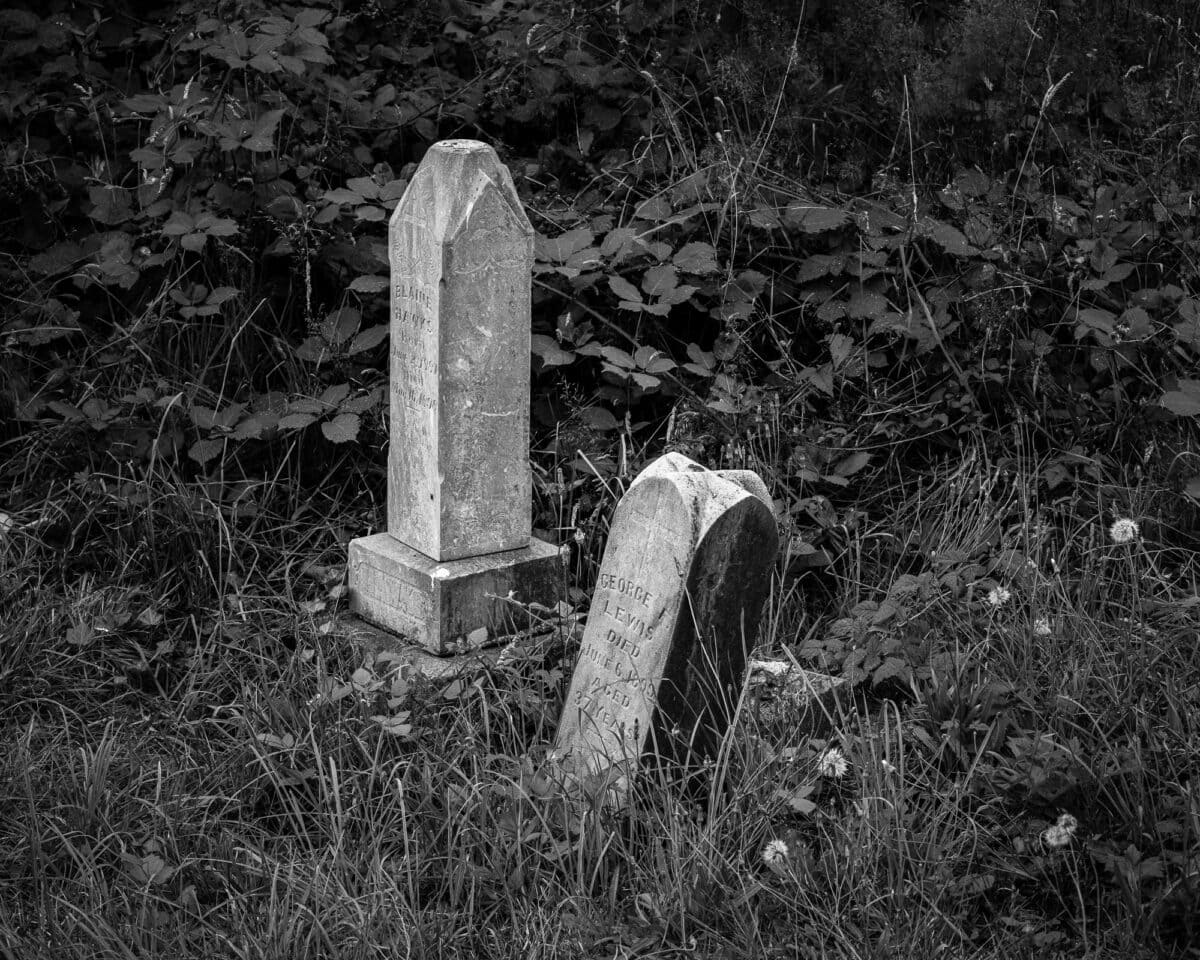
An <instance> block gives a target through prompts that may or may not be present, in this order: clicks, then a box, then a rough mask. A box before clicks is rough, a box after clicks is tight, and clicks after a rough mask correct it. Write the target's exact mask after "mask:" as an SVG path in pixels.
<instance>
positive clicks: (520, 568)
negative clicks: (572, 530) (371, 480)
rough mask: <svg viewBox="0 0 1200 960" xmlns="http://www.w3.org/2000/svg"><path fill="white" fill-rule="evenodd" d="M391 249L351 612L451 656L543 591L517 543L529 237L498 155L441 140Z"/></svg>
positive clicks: (410, 192)
mask: <svg viewBox="0 0 1200 960" xmlns="http://www.w3.org/2000/svg"><path fill="white" fill-rule="evenodd" d="M388 247H389V258H390V266H391V358H390V360H391V363H390V377H391V398H390V404H389V412H390V418H391V444H390V448H389V451H388V528H387V532H386V533H379V534H375V535H374V536H371V537H364V538H361V539H358V540H354V541H351V543H350V550H349V566H350V603H351V609H352V610H353V611H354V612H355V613H357V614H359V615H360V616H362V617H363V618H364V619H366V620H369V621H371V622H373V623H375V624H377V625H378V626H381V627H383V628H385V629H387V630H390V631H392V632H394V633H398V634H402V635H404V636H407V637H410V638H411V639H413V640H416V641H417V642H419V643H421V644H422V645H423V646H425V647H426V648H427V649H429V650H431V651H432V652H434V653H452V652H457V651H459V650H461V649H462V648H463V646H464V644H465V643H466V641H467V640H468V639H470V641H471V642H472V643H477V642H479V641H481V640H482V639H484V638H485V636H486V638H493V637H495V636H496V635H498V634H501V633H504V632H508V631H510V630H512V629H514V628H516V627H518V626H519V625H520V623H519V620H520V617H519V614H520V606H519V603H528V602H529V601H538V602H541V603H544V604H550V603H552V602H553V600H554V596H555V592H556V585H557V579H558V576H557V574H558V569H557V551H556V550H555V548H554V547H553V546H551V545H550V544H547V543H544V542H543V541H540V540H536V539H533V538H531V537H530V522H531V478H530V469H529V341H530V314H529V311H530V295H529V288H530V278H531V274H532V267H533V228H532V227H531V226H530V225H529V220H528V218H527V217H526V216H525V211H524V209H523V208H522V206H521V203H520V200H519V199H518V198H517V194H516V190H515V188H514V187H513V183H512V178H511V176H510V175H509V173H508V170H507V169H506V168H505V167H504V165H503V164H502V163H501V162H500V160H499V158H498V157H497V156H496V153H495V151H494V150H492V148H491V147H489V146H487V145H486V144H483V143H479V142H477V141H474V140H446V141H443V142H441V143H437V144H434V146H433V147H431V148H430V150H429V152H428V153H427V154H426V156H425V158H424V160H423V161H422V162H421V165H420V167H419V168H418V169H417V172H416V174H415V175H414V177H413V179H412V182H411V183H410V184H409V185H408V189H407V190H406V191H405V193H404V196H403V197H402V198H401V200H400V203H399V204H398V205H397V207H396V210H395V212H394V214H393V215H392V219H391V223H390V225H389V236H388ZM510 594H511V596H512V599H514V600H516V601H518V604H513V603H511V602H509V601H508V600H507V599H506V598H508V597H509V595H510ZM514 615H515V616H514Z"/></svg>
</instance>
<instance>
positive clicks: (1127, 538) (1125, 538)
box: [1108, 517, 1140, 543]
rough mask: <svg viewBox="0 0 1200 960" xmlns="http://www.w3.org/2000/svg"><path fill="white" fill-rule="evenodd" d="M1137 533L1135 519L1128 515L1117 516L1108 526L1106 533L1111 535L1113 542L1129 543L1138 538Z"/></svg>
mask: <svg viewBox="0 0 1200 960" xmlns="http://www.w3.org/2000/svg"><path fill="white" fill-rule="evenodd" d="M1139 533H1140V531H1139V530H1138V525H1137V521H1136V520H1130V519H1129V518H1128V517H1118V518H1117V519H1116V520H1114V521H1113V525H1112V526H1111V527H1109V528H1108V535H1109V536H1110V537H1112V540H1113V543H1131V542H1132V541H1134V540H1136V539H1137V538H1138V536H1139Z"/></svg>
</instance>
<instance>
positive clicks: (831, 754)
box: [817, 747, 850, 779]
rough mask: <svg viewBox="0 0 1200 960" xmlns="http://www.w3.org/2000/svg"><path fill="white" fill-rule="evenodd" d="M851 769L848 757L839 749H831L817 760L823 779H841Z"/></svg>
mask: <svg viewBox="0 0 1200 960" xmlns="http://www.w3.org/2000/svg"><path fill="white" fill-rule="evenodd" d="M849 769H850V765H849V763H847V762H846V755H845V754H844V753H842V751H841V750H840V749H839V748H838V747H830V748H829V749H828V750H826V751H825V752H824V753H823V754H821V756H820V757H818V758H817V772H818V773H820V774H821V776H823V777H837V778H839V779H840V778H841V777H844V776H845V775H846V771H847V770H849Z"/></svg>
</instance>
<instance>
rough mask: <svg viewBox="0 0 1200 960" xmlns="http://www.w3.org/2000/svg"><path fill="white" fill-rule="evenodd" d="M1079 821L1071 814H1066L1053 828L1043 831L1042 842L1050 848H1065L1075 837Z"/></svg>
mask: <svg viewBox="0 0 1200 960" xmlns="http://www.w3.org/2000/svg"><path fill="white" fill-rule="evenodd" d="M1078 826H1079V821H1078V820H1076V819H1075V818H1074V817H1073V816H1071V815H1070V814H1069V813H1064V814H1063V815H1062V816H1061V817H1059V818H1058V821H1057V822H1056V823H1054V824H1053V825H1052V826H1049V827H1047V828H1046V829H1045V830H1043V831H1042V842H1043V843H1045V844H1046V846H1048V847H1065V846H1066V845H1067V844H1068V843H1070V842H1071V838H1072V837H1073V836H1075V828H1076V827H1078Z"/></svg>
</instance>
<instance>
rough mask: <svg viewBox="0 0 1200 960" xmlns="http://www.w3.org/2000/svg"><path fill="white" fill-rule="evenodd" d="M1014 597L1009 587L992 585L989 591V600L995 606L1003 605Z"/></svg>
mask: <svg viewBox="0 0 1200 960" xmlns="http://www.w3.org/2000/svg"><path fill="white" fill-rule="evenodd" d="M1011 598H1012V593H1011V592H1010V591H1009V589H1008V588H1007V587H992V589H991V590H989V591H988V595H987V602H988V603H990V604H991V605H992V606H993V607H1002V606H1004V605H1005V604H1006V603H1008V601H1009V600H1010V599H1011Z"/></svg>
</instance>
